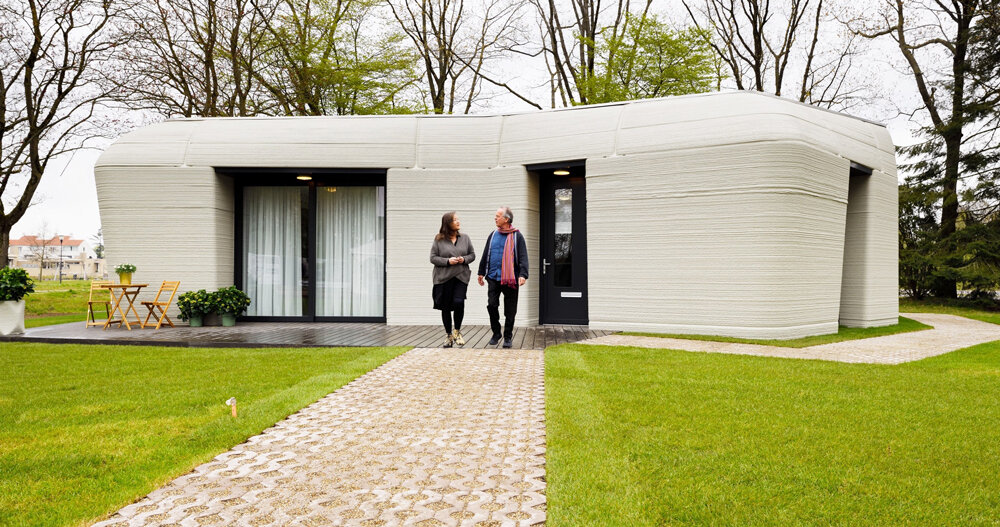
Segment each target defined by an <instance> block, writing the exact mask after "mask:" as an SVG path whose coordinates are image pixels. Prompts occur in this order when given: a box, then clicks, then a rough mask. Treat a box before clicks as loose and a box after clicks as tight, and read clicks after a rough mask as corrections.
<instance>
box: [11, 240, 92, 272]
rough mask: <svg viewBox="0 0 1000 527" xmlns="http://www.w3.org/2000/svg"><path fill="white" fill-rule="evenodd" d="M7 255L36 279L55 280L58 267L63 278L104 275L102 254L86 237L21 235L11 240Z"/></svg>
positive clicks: (15, 265)
mask: <svg viewBox="0 0 1000 527" xmlns="http://www.w3.org/2000/svg"><path fill="white" fill-rule="evenodd" d="M60 241H61V243H60ZM7 257H8V258H9V259H10V266H11V267H18V268H21V269H24V270H25V271H28V275H29V276H31V277H32V278H34V279H36V280H38V279H41V280H58V279H59V270H60V267H61V268H62V277H63V279H64V280H79V279H93V278H104V277H105V276H107V268H106V266H105V263H104V258H98V257H97V254H96V253H95V252H94V249H93V248H92V247H91V246H90V244H89V243H87V242H86V241H84V240H78V239H75V238H73V237H71V236H66V235H58V234H57V235H54V236H52V237H51V238H48V239H44V238H38V237H37V236H22V237H20V238H17V239H14V240H11V241H10V248H9V249H8V252H7ZM60 264H61V265H60Z"/></svg>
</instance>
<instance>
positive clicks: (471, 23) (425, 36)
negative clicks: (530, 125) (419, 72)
mask: <svg viewBox="0 0 1000 527" xmlns="http://www.w3.org/2000/svg"><path fill="white" fill-rule="evenodd" d="M388 3H389V6H390V8H391V9H392V12H393V15H394V16H395V18H396V20H397V21H398V22H399V24H400V26H401V27H402V28H403V31H404V32H405V33H406V35H407V36H408V37H409V38H410V40H411V41H412V42H413V45H414V46H415V48H416V50H417V53H418V54H419V55H420V59H421V61H422V62H423V66H424V68H423V69H424V77H425V79H424V80H425V84H424V87H425V88H426V89H427V93H428V96H429V98H430V102H431V107H432V108H433V109H434V112H435V113H454V112H455V109H456V104H459V105H461V106H462V107H461V110H462V111H463V112H464V113H469V112H470V111H471V109H472V106H473V104H474V103H475V102H476V101H477V100H481V99H482V97H483V92H482V90H483V87H484V84H489V85H493V86H496V87H498V88H501V89H503V90H504V91H506V92H508V93H510V94H512V95H514V96H515V97H517V98H518V99H520V100H522V101H524V102H526V103H528V104H529V105H531V106H533V107H535V108H541V107H540V106H539V105H538V104H537V103H535V102H533V101H531V100H530V99H529V98H528V97H526V96H524V95H522V94H521V93H520V92H519V91H518V90H516V89H515V88H514V87H512V86H511V84H510V83H509V82H508V81H507V80H504V79H501V78H500V77H499V75H497V74H494V73H491V72H490V66H491V65H492V64H493V63H494V62H495V61H496V60H498V59H500V58H502V57H504V56H511V55H514V54H519V53H526V52H525V51H523V50H522V49H521V47H520V42H521V41H522V40H523V35H522V32H523V30H522V27H521V26H522V16H523V10H522V9H521V3H520V2H516V1H511V0H483V1H482V2H477V1H475V0H470V3H469V5H466V0H389V2H388ZM463 103H464V104H463Z"/></svg>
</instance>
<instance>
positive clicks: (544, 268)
mask: <svg viewBox="0 0 1000 527" xmlns="http://www.w3.org/2000/svg"><path fill="white" fill-rule="evenodd" d="M550 265H552V262H549V261H548V260H546V259H545V258H542V274H543V275H544V274H545V272H546V271H547V270H548V269H549V266H550Z"/></svg>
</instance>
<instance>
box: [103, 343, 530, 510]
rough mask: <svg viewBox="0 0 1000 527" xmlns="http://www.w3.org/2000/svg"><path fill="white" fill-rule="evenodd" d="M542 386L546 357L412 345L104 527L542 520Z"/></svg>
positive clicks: (158, 491) (153, 495) (528, 353)
mask: <svg viewBox="0 0 1000 527" xmlns="http://www.w3.org/2000/svg"><path fill="white" fill-rule="evenodd" d="M544 381H545V371H544V359H543V354H542V352H541V351H536V350H514V351H511V350H461V349H450V350H443V349H414V350H411V351H409V352H407V353H405V354H403V355H401V356H399V357H397V358H395V359H393V360H391V361H389V362H387V363H386V364H384V365H382V366H381V367H379V368H377V369H375V370H373V371H371V372H369V373H368V374H366V375H364V376H362V377H360V378H358V379H356V380H354V381H353V382H351V383H350V384H348V385H346V386H344V387H342V388H341V389H339V390H337V391H335V392H333V393H332V394H330V395H328V396H327V397H325V398H323V399H321V400H320V401H318V402H316V403H314V404H312V405H310V406H308V407H306V408H304V409H303V410H301V411H299V412H298V413H296V414H294V415H292V416H290V417H289V418H288V419H285V420H284V421H281V422H280V423H278V424H276V425H275V426H273V427H271V428H269V429H267V430H265V431H264V432H263V433H262V434H260V435H258V436H254V437H252V438H250V439H249V440H248V441H247V442H246V443H243V444H241V445H238V446H236V447H235V448H233V449H232V450H230V451H228V452H225V453H223V454H220V455H219V456H217V457H216V458H215V459H213V460H212V461H211V462H209V463H206V464H204V465H201V466H199V467H197V468H196V469H195V470H194V471H192V472H191V473H189V474H186V475H184V476H181V477H179V478H177V479H176V480H174V481H172V482H170V483H169V484H167V485H166V486H164V487H163V488H161V489H159V490H156V491H154V492H152V493H151V494H149V495H148V496H146V497H145V498H143V499H142V500H140V501H138V502H136V503H134V504H132V505H129V506H127V507H124V508H123V509H121V510H120V511H118V512H117V513H115V514H114V515H113V516H111V518H110V519H108V520H106V521H103V522H100V523H98V524H97V525H98V526H101V527H106V526H116V527H124V526H135V525H191V526H198V525H249V526H258V525H308V526H312V525H359V526H390V525H414V526H419V527H437V526H445V525H449V526H475V527H494V526H500V525H512V526H532V525H541V524H544V522H545V518H546V498H545V388H544ZM220 404H222V401H220Z"/></svg>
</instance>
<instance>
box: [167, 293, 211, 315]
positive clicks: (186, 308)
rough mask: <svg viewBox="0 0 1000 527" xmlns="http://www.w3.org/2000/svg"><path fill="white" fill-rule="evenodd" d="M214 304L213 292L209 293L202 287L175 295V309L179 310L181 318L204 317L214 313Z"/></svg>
mask: <svg viewBox="0 0 1000 527" xmlns="http://www.w3.org/2000/svg"><path fill="white" fill-rule="evenodd" d="M215 304H216V298H215V293H209V292H208V291H205V290H204V289H199V290H197V291H188V292H187V293H184V294H182V295H181V296H179V297H177V309H179V310H180V312H181V320H189V319H190V318H191V317H204V316H205V315H207V314H209V313H214V312H215Z"/></svg>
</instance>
